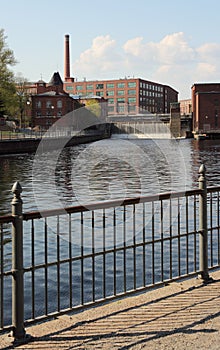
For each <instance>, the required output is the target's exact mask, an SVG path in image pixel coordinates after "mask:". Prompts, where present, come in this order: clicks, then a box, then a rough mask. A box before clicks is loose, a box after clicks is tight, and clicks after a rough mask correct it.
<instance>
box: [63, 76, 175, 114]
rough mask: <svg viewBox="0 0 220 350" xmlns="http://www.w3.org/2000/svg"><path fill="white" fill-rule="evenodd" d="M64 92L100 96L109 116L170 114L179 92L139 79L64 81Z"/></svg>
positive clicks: (81, 95) (82, 95)
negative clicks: (171, 105) (148, 113)
mask: <svg viewBox="0 0 220 350" xmlns="http://www.w3.org/2000/svg"><path fill="white" fill-rule="evenodd" d="M64 90H65V91H67V92H68V93H71V94H73V95H79V96H80V97H81V98H83V97H84V96H89V95H91V96H94V95H96V96H100V97H103V98H105V99H106V100H107V104H108V115H115V114H129V113H130V114H138V113H143V112H150V113H158V114H159V113H160V114H162V113H169V112H170V104H171V103H173V102H177V101H178V92H177V91H176V90H174V89H173V88H171V87H170V86H167V85H162V84H159V83H155V82H151V81H148V80H144V79H140V78H128V79H126V78H125V79H111V80H95V81H85V80H84V81H82V82H80V81H74V82H70V80H69V78H67V80H66V81H64Z"/></svg>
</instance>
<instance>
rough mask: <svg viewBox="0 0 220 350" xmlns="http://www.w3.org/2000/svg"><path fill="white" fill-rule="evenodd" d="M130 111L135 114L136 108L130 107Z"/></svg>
mask: <svg viewBox="0 0 220 350" xmlns="http://www.w3.org/2000/svg"><path fill="white" fill-rule="evenodd" d="M128 111H129V112H135V111H136V106H128Z"/></svg>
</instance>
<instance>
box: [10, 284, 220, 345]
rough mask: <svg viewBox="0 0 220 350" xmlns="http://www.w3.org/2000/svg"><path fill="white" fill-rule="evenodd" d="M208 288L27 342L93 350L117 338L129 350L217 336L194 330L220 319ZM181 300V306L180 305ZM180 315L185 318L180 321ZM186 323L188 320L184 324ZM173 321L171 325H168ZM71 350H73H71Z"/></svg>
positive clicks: (192, 289)
mask: <svg viewBox="0 0 220 350" xmlns="http://www.w3.org/2000/svg"><path fill="white" fill-rule="evenodd" d="M216 283H217V284H220V279H219V280H214V281H213V282H212V283H211V284H210V286H211V287H209V289H211V288H212V287H213V285H215V284H216ZM205 286H206V285H204V284H202V285H199V286H195V287H190V288H188V289H184V290H181V291H178V292H174V293H172V294H169V295H166V296H162V297H159V298H157V299H154V300H151V301H147V302H139V304H138V305H135V306H131V307H122V308H121V309H120V310H117V311H113V312H108V313H107V314H105V315H102V316H99V317H92V318H91V319H89V320H83V321H79V322H77V323H75V324H72V325H70V326H69V327H65V328H61V329H59V330H58V331H54V332H50V333H48V334H46V335H45V334H44V336H42V337H41V336H40V337H33V338H30V339H27V342H29V343H30V342H31V343H32V344H33V348H34V343H36V344H38V346H39V344H40V343H43V342H44V343H45V342H48V344H50V346H53V344H54V346H55V347H56V345H55V343H57V342H68V344H71V342H73V343H74V346H73V347H77V345H78V346H81V345H82V344H83V346H90V345H91V343H92V347H94V343H95V342H96V341H97V342H98V344H99V346H100V343H101V342H103V343H106V342H111V341H112V342H114V338H116V337H117V344H119V345H118V349H120V350H125V349H132V348H133V347H134V346H138V345H139V346H140V345H142V344H147V343H148V342H149V341H152V340H156V339H162V338H165V337H167V336H170V335H180V334H192V333H200V334H201V332H203V333H208V334H211V333H215V332H217V331H218V330H216V329H213V328H207V327H206V328H205V329H194V328H195V327H196V326H198V325H202V324H204V323H205V322H207V321H210V320H213V319H215V318H217V317H220V311H219V312H214V309H212V308H211V307H209V304H210V303H211V304H213V305H217V304H218V302H219V298H220V295H219V293H216V295H215V293H209V292H208V291H206V290H203V288H205ZM217 289H219V287H218V288H217ZM203 292H204V293H205V295H206V297H204V298H200V297H199V298H198V300H196V301H195V298H196V295H197V293H200V294H201V293H203ZM202 295H204V294H202ZM178 298H179V301H180V303H177V302H176V301H177V299H178ZM181 298H182V303H181ZM123 299H125V298H123ZM204 309H205V310H206V313H205V314H204V312H203V311H204ZM199 310H200V311H201V314H200V313H199ZM96 311H97V312H99V309H98V308H96ZM195 311H196V312H195ZM180 315H181V317H179V319H178V316H180ZM174 318H175V327H173V326H174V323H172V322H173V321H172V320H173V319H174ZM183 319H184V320H185V321H184V324H183ZM169 320H170V321H171V324H170V323H169V324H168V323H167V322H168V321H169ZM70 322H71V320H70ZM161 324H162V325H163V326H162V328H161V327H160V326H161ZM104 325H105V328H104ZM42 327H43V324H42ZM82 330H83V331H82ZM87 331H88V333H87ZM71 333H72V334H71ZM80 333H81V334H80ZM77 334H78V335H77ZM19 345H20V343H19V342H14V344H13V347H10V346H9V347H7V348H5V349H7V350H9V349H13V348H15V347H17V346H19ZM71 348H72V347H69V349H71Z"/></svg>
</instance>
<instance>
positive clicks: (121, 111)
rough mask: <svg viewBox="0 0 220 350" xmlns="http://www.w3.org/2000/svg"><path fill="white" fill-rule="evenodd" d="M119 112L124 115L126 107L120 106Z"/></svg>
mask: <svg viewBox="0 0 220 350" xmlns="http://www.w3.org/2000/svg"><path fill="white" fill-rule="evenodd" d="M117 111H118V113H123V112H124V111H125V107H124V106H118V108H117Z"/></svg>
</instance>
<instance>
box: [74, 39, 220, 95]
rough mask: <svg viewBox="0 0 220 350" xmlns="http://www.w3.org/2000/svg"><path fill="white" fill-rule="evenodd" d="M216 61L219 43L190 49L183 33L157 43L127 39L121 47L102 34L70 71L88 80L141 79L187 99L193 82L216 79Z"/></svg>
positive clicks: (218, 73) (219, 75)
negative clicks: (130, 77) (158, 83)
mask: <svg viewBox="0 0 220 350" xmlns="http://www.w3.org/2000/svg"><path fill="white" fill-rule="evenodd" d="M219 59H220V44H217V43H205V44H203V45H202V46H200V47H192V46H191V45H190V42H189V40H188V39H187V38H186V37H185V35H184V33H183V32H179V33H173V34H168V35H166V36H165V37H164V38H162V39H161V40H160V41H158V42H153V41H151V42H145V40H144V37H136V38H131V39H129V40H127V41H126V42H125V43H124V45H122V47H120V46H118V44H117V42H116V40H114V39H112V38H111V36H110V35H105V36H104V35H103V36H98V37H96V38H94V39H93V42H92V45H91V47H90V48H88V49H87V50H85V51H84V52H82V53H81V55H80V57H79V59H78V60H77V61H76V62H75V63H74V67H73V71H74V72H75V73H76V75H77V76H78V77H88V78H89V79H105V78H108V79H111V78H112V79H114V78H117V77H118V78H119V77H123V76H136V77H141V78H144V79H148V80H152V81H157V82H160V83H163V84H167V85H170V86H172V87H173V88H175V89H176V90H177V91H179V92H180V98H187V97H190V94H191V86H192V85H193V83H195V82H199V81H203V82H204V81H212V80H215V81H216V80H220V69H219V65H218V62H219Z"/></svg>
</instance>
